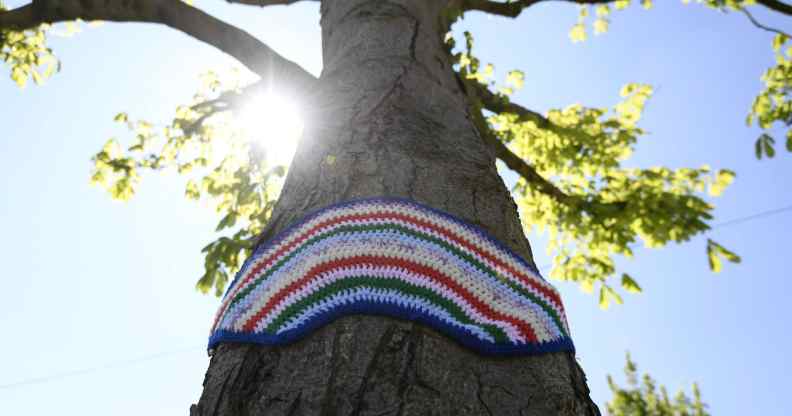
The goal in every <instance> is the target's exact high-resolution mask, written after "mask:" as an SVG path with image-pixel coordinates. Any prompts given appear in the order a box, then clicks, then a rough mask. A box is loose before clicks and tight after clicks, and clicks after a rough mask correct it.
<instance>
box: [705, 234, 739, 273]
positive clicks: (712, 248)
mask: <svg viewBox="0 0 792 416" xmlns="http://www.w3.org/2000/svg"><path fill="white" fill-rule="evenodd" d="M721 257H723V258H725V259H726V260H728V261H729V262H732V263H740V262H741V261H742V259H741V258H740V256H738V255H737V254H735V253H734V252H732V251H730V250H728V249H726V248H725V247H723V246H722V245H720V244H718V243H716V242H715V241H713V240H711V239H707V258H708V259H709V265H710V270H712V271H713V272H715V273H719V272H720V271H721V270H722V269H723V264H722V262H721Z"/></svg>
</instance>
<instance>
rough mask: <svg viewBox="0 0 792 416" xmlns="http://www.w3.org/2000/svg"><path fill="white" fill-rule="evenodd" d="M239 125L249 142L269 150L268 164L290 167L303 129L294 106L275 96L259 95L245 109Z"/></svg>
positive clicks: (267, 151) (267, 153) (286, 100)
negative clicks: (256, 143)
mask: <svg viewBox="0 0 792 416" xmlns="http://www.w3.org/2000/svg"><path fill="white" fill-rule="evenodd" d="M240 122H241V127H242V128H243V129H244V130H245V132H246V133H247V135H248V136H249V137H250V139H251V140H255V141H257V142H258V144H259V145H261V146H262V147H263V148H264V149H265V150H266V155H267V162H268V163H269V164H278V165H288V164H289V163H291V160H292V158H293V157H294V152H295V151H296V150H297V141H298V140H299V138H300V135H301V134H302V129H303V122H302V120H301V119H300V116H299V113H298V111H297V106H296V105H294V103H293V102H291V101H290V100H288V99H286V98H284V97H280V96H277V95H274V94H259V95H256V96H254V97H253V98H252V99H251V100H250V101H249V102H248V103H247V105H245V107H244V108H243V110H242V113H241V117H240Z"/></svg>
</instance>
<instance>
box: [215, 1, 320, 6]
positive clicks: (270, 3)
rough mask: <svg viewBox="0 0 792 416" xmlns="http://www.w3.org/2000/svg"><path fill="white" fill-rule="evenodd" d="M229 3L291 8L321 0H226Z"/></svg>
mask: <svg viewBox="0 0 792 416" xmlns="http://www.w3.org/2000/svg"><path fill="white" fill-rule="evenodd" d="M226 1H227V2H229V3H236V4H247V5H249V6H261V7H266V6H289V5H291V4H294V3H299V2H301V1H314V2H316V1H320V0H226Z"/></svg>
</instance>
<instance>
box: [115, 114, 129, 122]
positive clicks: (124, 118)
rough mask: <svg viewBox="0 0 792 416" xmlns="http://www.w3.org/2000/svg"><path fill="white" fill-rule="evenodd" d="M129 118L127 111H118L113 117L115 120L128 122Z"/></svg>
mask: <svg viewBox="0 0 792 416" xmlns="http://www.w3.org/2000/svg"><path fill="white" fill-rule="evenodd" d="M128 120H129V116H128V115H127V113H118V114H116V116H115V117H113V121H116V122H119V123H126V122H127V121H128Z"/></svg>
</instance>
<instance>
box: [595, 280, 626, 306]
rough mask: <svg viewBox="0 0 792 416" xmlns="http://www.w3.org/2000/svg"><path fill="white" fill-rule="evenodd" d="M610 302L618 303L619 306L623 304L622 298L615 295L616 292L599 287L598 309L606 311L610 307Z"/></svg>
mask: <svg viewBox="0 0 792 416" xmlns="http://www.w3.org/2000/svg"><path fill="white" fill-rule="evenodd" d="M611 300H612V301H614V302H616V303H618V304H619V305H621V304H623V303H624V301H623V300H622V297H621V296H620V295H619V294H618V293H616V291H615V290H613V288H612V287H610V286H608V285H605V284H603V285H602V287H600V297H599V306H600V308H602V309H605V310H607V309H608V308H609V307H610V302H611Z"/></svg>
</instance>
